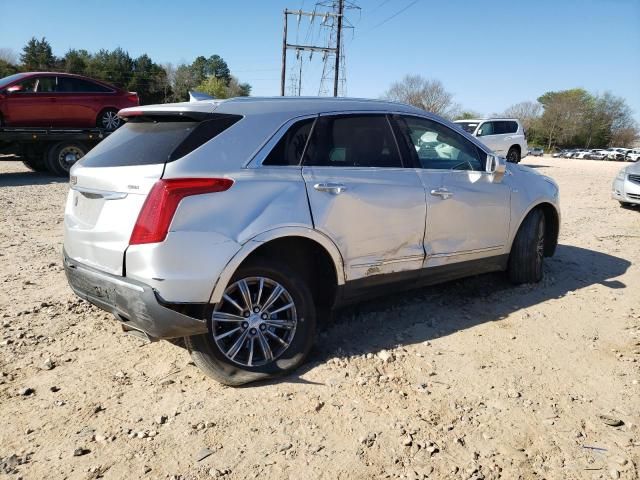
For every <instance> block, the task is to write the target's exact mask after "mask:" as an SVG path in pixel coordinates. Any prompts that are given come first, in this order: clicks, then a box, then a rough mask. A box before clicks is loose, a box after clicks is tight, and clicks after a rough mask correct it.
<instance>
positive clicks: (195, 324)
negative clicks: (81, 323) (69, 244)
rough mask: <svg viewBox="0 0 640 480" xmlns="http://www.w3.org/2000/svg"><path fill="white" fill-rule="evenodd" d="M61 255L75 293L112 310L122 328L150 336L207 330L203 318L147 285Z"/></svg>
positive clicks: (179, 335) (155, 337)
mask: <svg viewBox="0 0 640 480" xmlns="http://www.w3.org/2000/svg"><path fill="white" fill-rule="evenodd" d="M63 256H64V270H65V273H66V275H67V281H68V282H69V285H70V286H71V289H72V290H73V291H74V292H75V294H76V295H78V296H79V297H80V298H83V299H84V300H87V301H89V302H90V303H92V304H94V305H96V306H97V307H99V308H101V309H102V310H105V311H107V312H109V313H112V314H113V315H114V316H115V317H116V319H117V320H119V321H120V322H121V323H122V324H123V326H124V327H125V328H129V329H134V330H139V331H141V332H144V333H146V334H147V335H148V336H149V337H151V338H152V339H161V338H179V337H188V336H191V335H198V334H201V333H206V332H207V331H208V328H207V322H206V320H200V319H197V318H193V317H189V316H187V315H184V314H182V313H180V312H177V311H175V310H172V309H170V308H167V307H166V306H164V305H163V303H164V302H163V301H162V299H161V298H160V297H159V296H158V294H157V293H156V291H155V290H154V289H153V288H151V287H150V286H148V285H145V284H144V283H141V282H137V281H135V280H131V279H129V278H126V277H119V276H116V275H111V274H109V273H104V272H101V271H99V270H96V269H94V268H91V267H88V266H86V265H83V264H81V263H78V262H76V261H74V260H72V259H70V258H69V257H67V255H66V253H65V252H63Z"/></svg>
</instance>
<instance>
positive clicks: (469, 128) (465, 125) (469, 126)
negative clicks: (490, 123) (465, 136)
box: [456, 122, 478, 134]
mask: <svg viewBox="0 0 640 480" xmlns="http://www.w3.org/2000/svg"><path fill="white" fill-rule="evenodd" d="M456 125H458V126H459V127H460V128H461V129H462V130H464V131H465V132H467V133H471V134H473V132H475V131H476V128H478V122H456Z"/></svg>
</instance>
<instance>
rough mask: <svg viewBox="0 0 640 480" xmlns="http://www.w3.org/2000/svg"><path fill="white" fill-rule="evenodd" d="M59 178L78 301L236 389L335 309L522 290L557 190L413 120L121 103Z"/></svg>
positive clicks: (427, 119) (534, 272) (266, 370)
mask: <svg viewBox="0 0 640 480" xmlns="http://www.w3.org/2000/svg"><path fill="white" fill-rule="evenodd" d="M120 115H121V116H122V117H123V118H125V119H127V122H126V123H125V124H124V126H123V127H121V128H120V129H119V130H117V131H116V132H115V133H113V134H112V135H110V136H109V137H108V138H107V139H106V140H104V141H103V142H102V143H100V144H99V145H98V146H97V147H96V148H94V149H93V150H92V151H91V152H90V153H89V154H88V155H87V156H85V157H84V158H83V159H82V160H80V161H79V162H78V163H77V164H76V165H74V167H73V169H72V170H71V189H70V192H69V195H68V199H67V205H66V211H65V220H64V228H65V239H64V264H65V269H66V273H67V278H68V281H69V284H70V285H71V287H72V288H73V290H74V291H75V292H76V293H77V294H78V295H79V296H80V297H82V298H84V299H86V300H88V301H90V302H91V303H93V304H95V305H97V306H99V307H100V308H102V309H104V310H106V311H108V312H112V313H113V314H114V315H115V317H116V319H117V320H119V321H120V322H121V323H122V325H123V327H124V329H126V330H133V331H137V332H141V333H143V334H144V335H146V336H148V337H149V338H150V339H160V338H163V339H178V338H182V337H184V338H185V344H186V346H187V348H188V349H189V350H190V352H191V355H192V357H193V360H194V362H195V363H196V364H197V365H198V366H199V367H200V368H202V369H203V370H204V371H205V372H206V373H207V374H209V375H210V376H211V377H213V378H215V379H216V380H218V381H220V382H222V383H225V384H228V385H239V384H243V383H246V382H250V381H253V380H257V379H262V378H268V377H271V376H273V375H276V374H280V373H283V372H287V371H290V370H292V369H294V368H296V367H297V366H299V365H300V364H301V363H302V362H303V361H304V360H305V358H306V356H307V354H308V353H309V351H310V349H311V347H312V344H313V341H314V336H315V331H316V325H317V324H318V323H319V322H321V321H322V320H323V319H324V318H326V316H327V315H328V312H329V311H330V310H331V309H333V308H334V307H336V306H338V305H343V304H345V303H348V302H353V301H357V300H360V299H362V298H365V297H366V296H368V295H372V294H373V295H376V294H384V293H386V292H388V291H389V290H390V289H391V286H392V285H393V286H398V287H408V288H415V287H420V286H423V285H427V284H433V283H436V282H442V281H446V280H451V279H454V278H459V277H463V276H467V275H473V274H478V273H483V272H490V271H498V270H506V271H507V272H508V275H509V277H510V278H511V280H512V281H513V282H515V283H523V282H537V281H539V280H540V279H541V278H542V275H543V257H544V256H551V255H553V253H554V251H555V249H556V244H557V239H558V230H559V224H560V210H559V205H558V187H557V185H556V184H555V183H554V182H553V181H552V180H551V179H549V178H547V177H544V176H542V175H539V174H537V173H536V172H535V171H534V170H532V169H529V168H526V167H521V166H518V165H509V166H508V167H507V166H506V162H505V161H504V159H503V158H500V157H497V156H494V155H493V154H492V153H491V152H490V150H489V149H488V148H487V147H485V146H484V145H483V144H482V143H480V142H479V141H478V140H477V139H476V138H474V137H473V136H471V135H468V134H467V133H465V132H463V131H461V130H460V129H458V128H457V127H455V126H454V125H453V124H451V123H449V122H447V121H445V120H443V119H441V118H439V117H436V116H434V115H431V114H428V113H426V112H424V111H422V110H418V109H416V108H413V107H410V106H406V105H402V104H396V103H388V102H381V101H371V100H351V99H320V98H315V99H304V98H245V99H231V100H226V101H200V102H194V103H185V104H175V105H157V106H147V107H136V108H133V109H127V110H123V111H121V112H120Z"/></svg>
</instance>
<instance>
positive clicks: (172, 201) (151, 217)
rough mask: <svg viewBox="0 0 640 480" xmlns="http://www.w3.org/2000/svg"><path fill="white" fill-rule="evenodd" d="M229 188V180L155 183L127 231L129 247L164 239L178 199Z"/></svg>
mask: <svg viewBox="0 0 640 480" xmlns="http://www.w3.org/2000/svg"><path fill="white" fill-rule="evenodd" d="M231 185H233V180H231V179H229V178H172V179H168V180H158V181H157V182H156V183H155V185H154V186H153V188H152V189H151V191H150V192H149V196H148V197H147V199H146V200H145V202H144V205H142V210H140V214H139V215H138V220H136V224H135V226H134V227H133V232H131V239H130V240H129V245H140V244H142V243H157V242H162V241H164V239H165V238H167V232H168V231H169V225H170V224H171V220H173V215H174V214H175V213H176V209H177V208H178V204H179V203H180V200H182V199H183V198H185V197H189V196H191V195H202V194H205V193H215V192H224V191H225V190H228V189H229V188H230V187H231Z"/></svg>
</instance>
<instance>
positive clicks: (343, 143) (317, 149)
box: [304, 115, 402, 168]
mask: <svg viewBox="0 0 640 480" xmlns="http://www.w3.org/2000/svg"><path fill="white" fill-rule="evenodd" d="M304 164H305V165H316V166H323V167H379V168H380V167H386V168H401V167H402V161H401V160H400V154H399V152H398V146H397V145H396V142H395V138H394V136H393V133H392V131H391V127H390V126H389V121H388V120H387V117H386V116H385V115H339V116H335V117H320V118H319V119H318V121H317V122H316V126H315V128H314V129H313V134H312V136H311V140H310V141H309V145H308V147H307V152H306V153H305V158H304Z"/></svg>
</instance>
